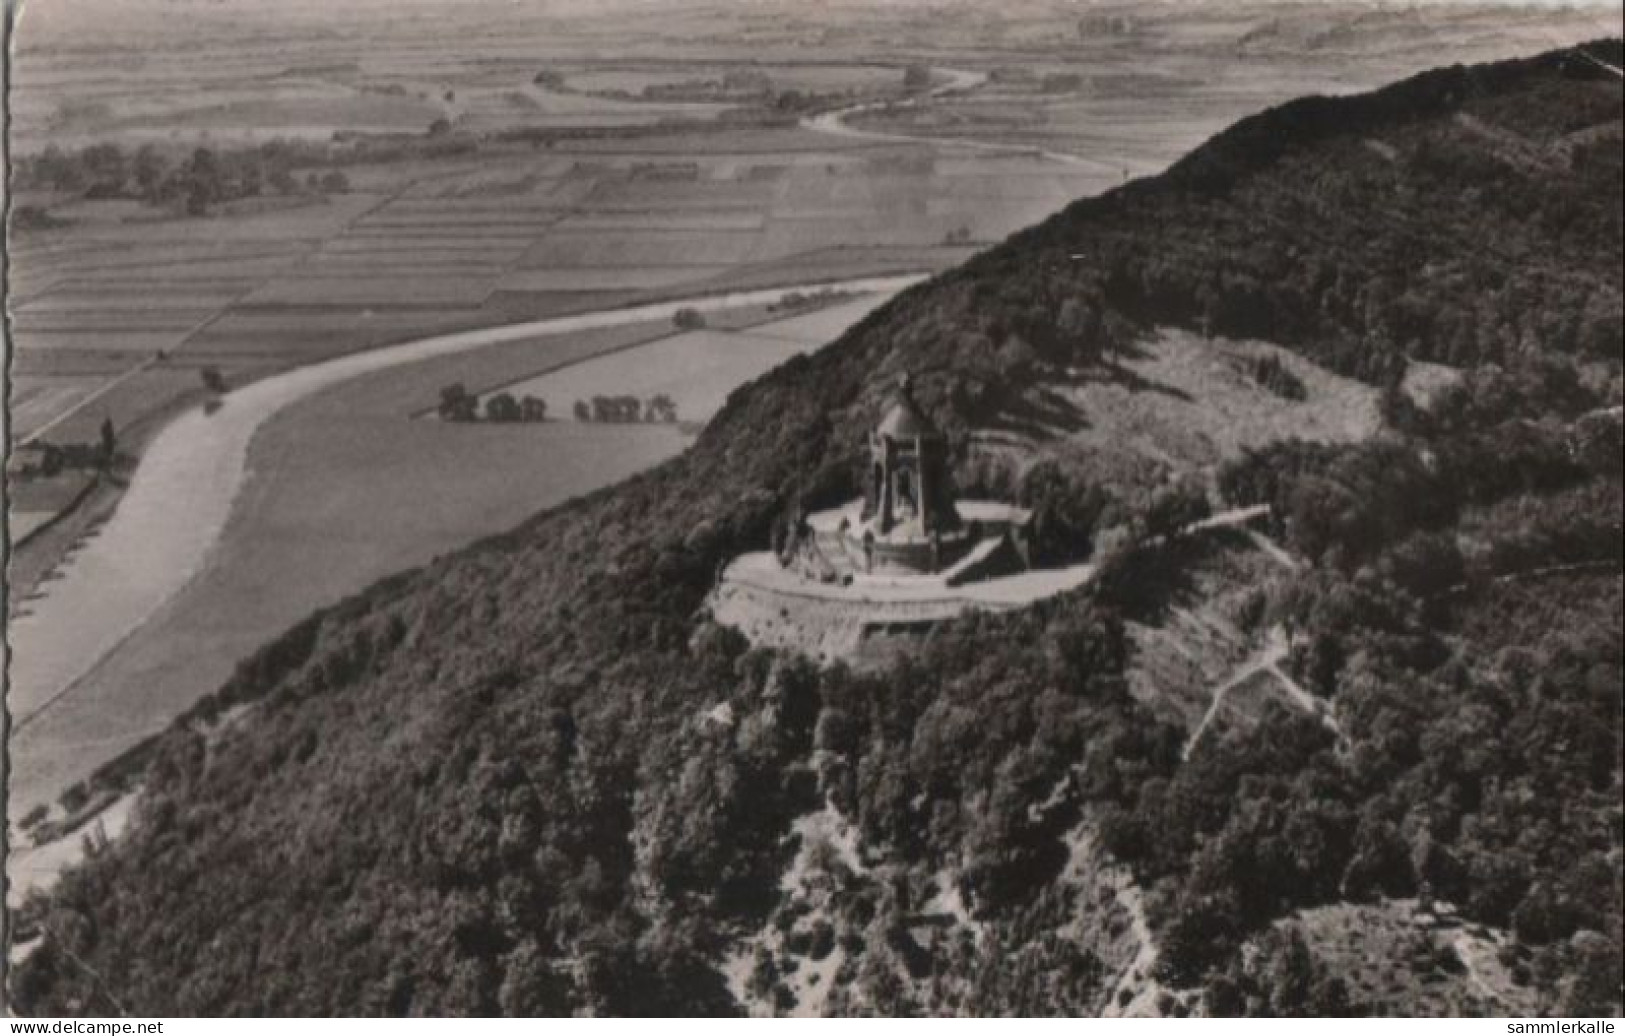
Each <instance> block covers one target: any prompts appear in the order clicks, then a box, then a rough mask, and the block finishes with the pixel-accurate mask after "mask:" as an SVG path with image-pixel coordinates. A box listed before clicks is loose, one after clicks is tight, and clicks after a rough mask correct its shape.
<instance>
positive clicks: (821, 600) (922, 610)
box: [710, 540, 1095, 662]
mask: <svg viewBox="0 0 1625 1036" xmlns="http://www.w3.org/2000/svg"><path fill="white" fill-rule="evenodd" d="M988 542H990V543H996V542H997V541H993V540H990V541H988ZM1094 572H1095V566H1093V565H1089V564H1084V565H1073V566H1071V567H1068V568H1052V569H1033V570H1030V571H1025V572H1020V573H1017V574H1015V575H1009V576H1001V577H997V578H992V579H984V580H979V581H976V582H968V583H965V584H963V585H958V586H955V585H951V583H950V579H951V577H952V574H953V572H952V570H949V571H946V572H941V573H938V574H936V575H922V576H893V575H866V574H863V573H857V574H855V575H853V576H852V579H851V582H849V583H846V584H844V585H843V584H841V583H820V582H816V581H813V580H809V579H806V578H804V577H802V576H801V575H799V574H798V573H796V572H795V571H793V570H789V569H785V568H783V567H781V566H780V565H779V562H778V559H777V558H776V557H774V556H773V554H771V553H769V552H766V551H764V552H761V553H755V554H744V555H741V556H740V557H738V558H736V559H734V561H733V563H732V564H730V565H729V566H728V568H727V569H726V570H725V571H724V572H723V574H722V578H721V580H720V581H719V583H718V585H717V588H716V590H715V591H714V592H713V593H712V595H711V600H710V606H711V612H712V615H713V616H714V617H715V618H716V620H717V621H718V622H720V623H722V624H723V625H725V626H732V627H733V628H735V629H737V630H739V631H740V632H741V633H743V634H744V635H745V637H746V638H747V639H748V640H750V642H751V643H753V644H757V645H760V646H763V647H775V648H784V649H788V650H794V651H800V652H802V653H804V654H806V655H809V656H811V657H813V658H815V659H818V660H820V661H833V660H835V659H838V658H843V659H847V660H848V661H853V662H862V661H864V660H865V659H866V657H869V656H873V655H875V654H877V653H878V654H883V653H884V652H883V651H880V652H874V651H871V650H870V649H871V648H873V647H876V646H877V642H880V641H884V640H885V639H886V638H888V637H890V636H894V635H898V634H906V635H911V636H915V635H918V634H920V633H923V632H926V631H928V630H929V629H930V627H932V626H934V625H937V624H939V623H942V622H946V621H948V620H950V619H953V618H956V617H958V616H960V615H963V614H964V613H966V612H968V611H972V610H977V609H980V610H983V611H1008V610H1010V609H1014V608H1022V607H1026V606H1027V605H1030V604H1032V603H1034V602H1035V601H1040V600H1043V599H1044V598H1046V597H1053V596H1055V595H1056V594H1061V593H1065V592H1067V591H1069V590H1076V589H1078V588H1079V587H1081V586H1084V585H1086V584H1088V582H1089V581H1090V580H1091V579H1092V578H1093V577H1094Z"/></svg>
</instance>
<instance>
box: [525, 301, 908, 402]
mask: <svg viewBox="0 0 1625 1036" xmlns="http://www.w3.org/2000/svg"><path fill="white" fill-rule="evenodd" d="M884 301H885V299H884V298H876V297H861V298H858V299H854V300H853V301H850V302H843V303H840V304H838V305H832V306H828V307H825V308H822V309H820V310H818V311H816V312H814V313H808V314H802V315H798V316H795V317H790V318H787V319H784V320H772V321H768V322H765V323H760V324H752V325H750V326H748V327H743V328H739V329H718V328H707V329H705V330H702V331H690V332H686V333H684V334H676V335H669V336H666V337H662V338H660V339H659V340H657V341H653V342H650V343H648V344H644V345H639V346H637V347H636V348H630V349H625V350H618V351H614V352H611V353H608V354H606V355H601V356H597V357H595V358H593V359H590V360H586V361H584V362H581V363H576V364H571V365H568V366H564V367H561V368H560V369H558V370H555V371H550V372H548V373H545V374H542V375H540V376H538V377H535V378H531V379H527V380H524V381H520V382H517V383H513V384H507V385H503V386H501V390H502V391H505V392H511V393H513V394H514V395H516V396H524V395H533V396H537V397H540V398H541V399H542V400H544V401H546V403H547V409H548V413H550V414H553V415H556V416H557V417H558V418H559V419H561V420H573V419H574V417H573V407H574V404H575V402H576V401H577V400H590V399H592V397H594V396H618V395H632V396H637V397H638V398H639V399H648V398H649V397H651V396H654V395H657V394H664V395H667V396H670V397H671V398H672V400H673V401H674V402H675V403H676V404H677V416H678V418H679V420H681V421H684V422H697V423H704V422H706V421H708V420H710V419H711V417H712V416H713V415H714V414H715V413H716V412H717V411H718V410H719V409H721V407H722V404H723V402H724V401H725V400H726V399H727V398H728V394H729V393H730V392H732V391H733V390H734V389H735V388H736V387H738V386H739V385H741V384H744V383H745V382H748V381H751V380H753V379H755V378H757V377H760V376H761V375H763V374H765V373H767V372H768V371H770V370H772V369H773V368H774V367H777V366H778V365H779V364H781V363H783V362H785V361H786V360H788V359H790V358H791V357H793V356H796V355H799V354H801V353H806V352H811V351H813V350H814V349H817V348H818V347H819V346H821V345H824V344H826V343H827V342H829V341H830V340H832V339H833V338H835V337H837V336H838V335H839V334H840V333H841V331H843V330H845V329H846V328H848V327H850V326H852V325H853V324H855V323H857V322H858V321H859V320H860V319H862V318H863V317H864V316H865V315H866V314H868V313H869V312H870V311H871V310H873V309H874V308H875V307H876V306H878V305H880V304H881V303H882V302H884Z"/></svg>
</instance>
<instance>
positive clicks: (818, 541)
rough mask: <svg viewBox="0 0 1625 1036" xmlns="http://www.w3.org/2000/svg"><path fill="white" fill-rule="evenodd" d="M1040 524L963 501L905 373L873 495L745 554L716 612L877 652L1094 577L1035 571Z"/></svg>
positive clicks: (747, 628) (772, 642) (729, 619)
mask: <svg viewBox="0 0 1625 1036" xmlns="http://www.w3.org/2000/svg"><path fill="white" fill-rule="evenodd" d="M1030 526H1031V514H1030V513H1029V512H1028V511H1027V510H1026V509H1024V508H1021V507H1017V506H1015V505H1013V504H1007V503H1002V502H999V501H994V500H963V499H958V498H957V497H956V495H955V493H954V486H953V478H952V475H951V472H950V470H949V449H948V441H947V439H946V437H945V436H943V434H942V433H941V431H939V430H938V429H937V427H936V426H935V425H934V424H933V423H932V422H931V420H930V418H929V417H927V416H926V414H925V413H924V411H923V410H921V408H920V406H919V405H918V404H917V403H916V402H915V400H914V397H913V393H912V391H911V386H910V384H909V380H908V378H907V377H906V376H905V377H904V378H903V379H902V380H901V381H900V383H899V385H898V388H897V391H896V393H895V396H894V398H893V400H892V402H891V405H890V406H889V408H888V409H887V410H886V412H885V415H884V416H883V417H882V418H881V420H880V422H879V423H878V424H877V425H876V426H875V427H874V429H873V430H872V431H871V432H870V433H869V437H868V451H867V457H866V458H865V468H864V479H863V496H862V497H860V498H858V499H856V500H852V501H850V502H849V503H847V504H845V505H844V506H841V507H837V508H834V509H831V510H828V511H820V512H817V513H814V514H809V515H802V516H798V517H797V518H796V520H795V521H794V522H793V523H792V528H791V529H790V531H789V533H788V535H785V536H783V537H782V538H780V539H778V540H776V541H775V543H774V545H773V547H774V549H773V551H771V552H763V553H760V554H745V555H743V556H741V557H739V558H736V559H735V560H734V561H733V563H732V564H730V565H729V566H728V568H727V569H726V570H725V571H724V572H723V574H722V578H721V580H720V581H719V583H718V586H717V588H716V590H715V592H714V593H713V594H712V598H711V610H712V613H713V614H714V615H715V616H716V618H717V620H718V621H719V622H722V623H723V624H725V625H730V626H734V627H735V628H737V629H739V630H740V631H741V632H743V633H744V634H745V635H746V636H747V637H748V638H750V640H752V641H753V642H755V643H760V644H765V645H769V646H776V647H787V648H793V649H798V650H802V651H804V652H806V653H808V654H812V655H815V656H818V657H821V658H833V657H846V658H849V659H853V658H857V657H858V656H860V655H864V654H874V652H871V651H868V650H867V649H868V648H869V647H870V646H871V645H874V644H876V643H878V642H885V643H891V644H895V643H899V642H900V641H899V640H898V638H899V637H900V636H904V635H914V634H919V633H923V632H928V631H929V630H930V629H931V628H932V627H933V626H935V625H937V624H939V623H941V622H944V621H946V620H948V619H952V618H954V617H955V616H957V615H960V614H962V613H963V612H965V611H967V610H969V609H973V608H982V609H988V610H1006V609H1010V608H1018V607H1023V606H1025V605H1027V604H1030V603H1032V602H1033V601H1035V600H1038V599H1040V598H1043V597H1047V596H1050V595H1052V594H1055V593H1060V592H1062V591H1065V590H1068V589H1072V588H1074V587H1076V586H1080V585H1082V584H1083V583H1084V582H1086V581H1087V580H1088V578H1089V575H1090V572H1091V571H1092V569H1091V566H1088V565H1076V566H1072V567H1070V568H1062V569H1034V568H1033V567H1032V565H1031V558H1032V554H1031V550H1030V545H1029V544H1030V541H1029V536H1028V532H1029V528H1030Z"/></svg>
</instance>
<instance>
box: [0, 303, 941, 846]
mask: <svg viewBox="0 0 1625 1036" xmlns="http://www.w3.org/2000/svg"><path fill="white" fill-rule="evenodd" d="M923 277H924V275H923V274H918V275H907V276H892V277H871V278H861V279H856V280H849V281H839V282H821V283H813V284H800V285H785V286H782V287H777V288H772V289H765V290H757V291H747V292H733V293H728V294H718V295H706V296H698V297H693V298H685V299H676V300H672V301H668V302H660V303H655V304H649V305H641V306H635V307H626V308H619V309H611V310H603V311H596V312H589V313H581V314H576V315H572V316H565V317H556V318H551V319H547V320H536V321H527V322H524V323H519V324H512V325H504V326H501V327H493V328H485V329H481V330H477V331H469V332H461V333H457V334H450V335H439V336H435V337H432V338H425V339H420V340H417V341H412V342H408V343H404V344H401V345H396V346H391V347H385V348H380V349H375V350H371V351H367V352H361V353H354V354H351V355H347V356H343V357H339V358H337V359H333V360H328V361H326V362H323V363H317V364H313V365H311V366H308V367H301V368H298V369H296V370H292V371H289V372H287V373H284V374H279V375H275V376H273V377H269V378H265V379H263V380H261V381H257V382H254V383H252V384H249V385H246V386H244V387H242V388H240V389H237V390H235V391H233V392H231V393H230V394H229V395H227V396H225V397H224V399H223V401H222V404H221V405H220V406H219V407H218V408H215V409H213V411H212V412H210V411H209V410H208V409H204V408H198V409H195V410H192V411H189V412H187V413H184V414H182V415H181V416H179V417H177V418H176V419H175V420H174V421H172V422H171V423H170V424H169V425H168V426H166V427H165V428H164V429H163V430H162V431H161V432H160V433H159V434H158V435H157V436H156V437H155V438H154V439H153V441H152V442H151V444H150V445H149V446H148V448H147V450H146V451H145V453H144V454H143V455H142V458H141V463H140V465H139V466H138V468H137V469H136V473H135V476H134V478H133V480H132V482H131V484H130V487H129V489H128V490H127V491H126V493H125V494H124V497H123V499H122V500H121V501H120V502H119V505H118V508H117V510H116V511H115V512H114V514H113V516H112V518H111V519H109V520H108V522H107V523H106V525H104V526H103V527H102V528H101V529H100V530H99V531H98V532H97V533H96V534H94V535H93V536H92V537H90V538H89V539H87V541H86V542H85V543H84V544H83V545H82V547H81V548H80V549H79V550H78V551H77V552H76V553H75V554H73V555H72V557H71V558H70V559H69V560H68V561H67V562H66V563H65V564H64V567H63V571H62V574H61V576H60V577H59V578H57V579H55V580H52V581H49V582H46V583H45V584H43V585H42V591H43V593H42V596H40V597H38V598H37V599H35V600H32V601H30V602H28V608H29V610H28V611H27V612H26V613H24V614H22V615H20V616H19V617H17V618H16V620H15V621H14V622H13V623H12V624H11V629H10V637H9V639H10V645H11V650H12V654H11V657H10V659H9V664H10V674H9V676H10V680H9V688H8V704H9V708H10V711H11V716H12V731H11V733H12V738H13V743H12V748H13V749H14V750H20V749H24V748H27V749H29V751H28V752H27V754H28V755H35V754H37V752H38V750H39V749H40V748H42V747H44V746H40V745H37V744H28V742H32V741H33V740H34V739H33V738H31V737H29V735H30V734H31V733H32V732H33V728H34V727H35V726H36V725H37V724H40V723H41V722H42V721H43V720H44V718H46V717H47V716H49V715H50V713H51V711H52V710H53V709H56V708H58V707H59V706H61V705H63V704H64V703H65V700H66V699H69V698H71V697H72V696H73V692H74V689H75V687H76V686H77V685H78V684H79V683H80V682H81V681H82V680H83V679H84V678H85V677H86V675H87V674H88V673H90V672H91V671H92V670H93V669H94V668H95V667H96V666H97V665H98V663H99V662H100V661H101V660H102V659H104V658H105V657H106V656H107V655H108V654H109V653H110V652H112V651H113V650H114V649H116V648H118V647H119V646H120V645H121V643H123V642H125V641H126V639H127V638H130V637H131V636H132V634H134V633H135V632H136V631H137V630H139V629H141V628H142V626H143V625H144V624H146V623H147V622H148V621H149V620H150V619H151V618H152V617H153V616H154V615H155V613H157V612H158V611H159V610H160V609H161V608H163V607H164V606H165V604H166V603H167V602H169V601H171V600H172V599H173V598H175V596H176V595H177V594H179V593H180V592H181V591H182V590H183V589H185V588H186V587H187V586H188V584H189V583H190V582H192V581H193V580H194V579H195V578H196V577H198V575H199V573H201V572H203V571H204V569H205V568H206V566H207V565H208V564H209V562H210V560H211V554H212V552H214V551H215V549H216V547H217V545H218V544H219V542H220V539H221V534H222V531H223V530H224V529H225V528H226V526H227V522H228V520H229V519H230V518H231V517H232V514H233V506H234V503H236V502H238V500H239V496H240V494H241V492H242V490H243V487H244V481H245V474H246V471H247V468H248V460H249V456H250V446H251V444H252V442H253V441H254V438H255V436H256V434H257V433H258V432H259V431H260V429H261V428H262V426H263V425H264V424H265V423H266V422H267V421H268V420H270V419H272V418H273V417H275V416H276V415H277V414H279V413H280V412H282V411H284V410H286V409H287V408H289V407H291V406H293V405H294V404H296V403H298V402H300V401H301V400H305V399H307V398H310V397H312V396H314V395H316V394H318V393H321V392H322V391H323V390H325V389H330V388H332V387H334V386H337V385H340V384H342V383H344V382H347V381H350V380H352V379H357V378H361V377H363V376H365V375H377V374H380V373H382V372H385V371H389V370H391V369H392V368H398V367H402V366H404V365H409V364H419V363H423V362H425V361H428V360H432V359H435V358H437V357H445V356H454V355H456V354H458V353H465V352H469V351H471V350H475V349H481V348H485V347H488V346H493V345H499V344H502V343H511V342H517V341H523V340H526V339H530V338H534V337H537V336H543V335H559V334H565V333H569V332H577V331H587V330H592V329H597V328H606V327H616V326H624V325H631V324H639V323H645V322H649V321H669V320H671V319H672V317H673V315H674V314H675V313H676V312H677V311H678V310H679V309H683V308H692V309H695V310H699V311H701V312H708V311H714V310H720V309H728V308H733V307H739V306H749V305H758V304H762V303H766V302H772V301H776V300H777V299H778V298H780V297H781V296H783V295H785V294H787V293H789V292H803V293H813V292H817V291H821V290H824V289H828V288H833V289H839V290H842V291H846V292H860V293H873V294H875V295H878V296H886V295H889V294H892V293H895V292H897V291H899V290H901V289H903V288H905V287H907V286H909V285H911V284H913V283H916V282H917V281H919V280H921V279H923ZM404 416H405V415H404V414H403V415H402V417H403V418H404ZM307 445H308V447H309V448H310V449H322V448H324V447H323V445H322V444H321V443H319V442H311V443H308V444H307ZM344 445H345V444H344V443H333V444H331V445H329V446H327V447H325V448H327V449H343V448H344ZM651 456H653V455H651ZM328 459H329V460H331V458H328ZM329 466H332V465H331V464H330V465H329ZM629 473H630V472H627V471H624V470H622V467H621V466H618V465H613V464H605V465H603V466H602V467H601V468H600V469H599V470H598V471H592V470H588V471H583V472H577V473H575V474H574V475H573V481H571V482H570V488H571V491H572V492H573V493H578V492H586V491H589V490H591V489H593V488H597V487H598V486H599V485H603V484H608V483H609V482H611V481H615V480H618V479H619V478H622V477H625V476H626V475H627V474H629ZM423 488H424V487H416V490H417V491H418V492H420V493H421V492H422V491H423ZM276 489H277V487H275V486H268V487H265V488H264V489H263V490H262V491H266V492H271V491H276ZM342 490H343V487H342V486H338V487H328V491H329V492H330V493H339V492H342ZM256 506H258V504H257V503H256ZM309 509H310V510H311V511H312V512H313V513H314V514H318V515H327V516H329V517H331V518H333V519H334V520H335V521H337V523H338V524H335V525H331V526H321V525H317V526H315V527H314V529H313V530H312V531H314V533H315V534H316V535H322V534H323V533H324V532H326V531H330V532H331V534H332V535H333V536H334V537H338V538H346V537H360V538H363V539H364V537H365V534H366V530H365V529H361V530H357V529H352V528H348V527H345V524H344V523H345V522H348V520H349V519H348V517H347V515H348V514H349V513H350V512H349V511H346V510H345V509H343V508H338V507H334V506H330V504H329V501H325V500H317V499H313V500H311V501H310V503H309ZM487 531H488V532H496V531H499V530H498V529H495V528H492V529H489V530H487ZM359 588H360V587H359V586H355V587H350V588H349V589H350V591H353V590H355V589H359ZM321 603H324V602H321V601H314V602H312V603H311V605H310V607H316V606H319V605H320V604H321ZM279 628H280V627H272V628H269V629H266V630H265V631H264V635H265V636H271V635H274V634H275V633H276V632H277V630H278V629H279ZM168 647H169V650H170V652H171V653H174V652H179V651H180V650H181V646H180V645H169V646H168ZM177 704H180V707H181V708H184V704H183V703H177ZM75 710H77V706H75ZM177 711H178V710H177ZM172 714H173V713H171V715H172ZM169 718H170V717H169V716H167V715H166V716H153V717H148V718H147V724H148V726H151V725H158V726H161V725H162V724H163V723H165V722H167V721H168V719H169ZM19 739H21V740H19ZM48 740H49V741H52V742H55V741H56V738H54V737H53V738H49V739H48ZM125 740H126V739H124V738H102V737H96V738H89V739H85V740H78V741H76V743H71V744H64V743H57V744H55V745H52V746H50V751H53V752H57V751H60V752H70V753H73V755H74V758H73V760H72V761H73V763H74V766H73V767H72V771H73V772H77V773H78V774H79V776H83V772H87V771H85V767H86V766H87V765H90V764H91V762H92V759H93V757H97V756H100V757H101V761H105V760H106V758H111V755H109V754H107V753H108V752H109V751H111V750H112V749H113V748H114V747H117V746H118V745H119V744H122V742H124V741H125ZM18 754H19V755H21V754H22V753H21V752H19V753H18ZM115 754H116V753H115ZM18 761H19V760H18V759H17V758H14V763H16V762H18ZM51 769H52V770H53V771H54V770H55V769H56V768H55V767H52V768H51ZM31 772H32V768H31V767H23V768H21V769H17V768H14V770H13V778H14V783H13V787H12V796H11V804H12V806H13V812H12V815H13V816H15V815H18V812H17V807H19V806H23V807H26V806H29V805H32V804H33V803H34V802H38V801H43V800H45V799H46V798H48V797H50V796H52V795H54V794H56V793H58V792H60V790H61V787H62V785H61V783H60V781H59V780H48V781H35V780H32V779H28V780H23V778H26V777H28V775H29V774H30V773H31Z"/></svg>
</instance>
